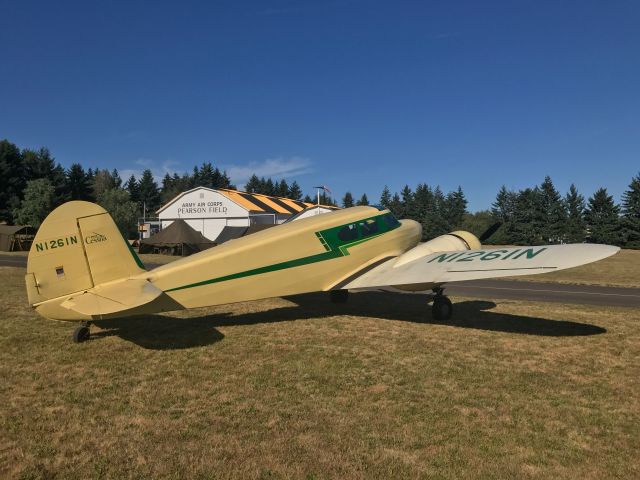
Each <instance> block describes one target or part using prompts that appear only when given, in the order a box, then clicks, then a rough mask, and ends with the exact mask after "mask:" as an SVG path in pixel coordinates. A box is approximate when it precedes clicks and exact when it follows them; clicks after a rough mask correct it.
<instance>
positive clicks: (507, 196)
mask: <svg viewBox="0 0 640 480" xmlns="http://www.w3.org/2000/svg"><path fill="white" fill-rule="evenodd" d="M517 200H518V194H517V193H515V192H513V191H511V190H507V187H505V186H504V185H503V186H502V187H501V188H500V191H499V192H498V194H497V195H496V200H495V202H493V203H492V204H491V215H492V216H493V218H494V220H495V221H497V222H502V226H501V227H500V229H499V230H498V231H497V232H496V233H495V235H493V237H492V240H493V241H494V242H495V243H502V244H505V243H515V241H516V240H515V232H514V218H515V210H516V204H517Z"/></svg>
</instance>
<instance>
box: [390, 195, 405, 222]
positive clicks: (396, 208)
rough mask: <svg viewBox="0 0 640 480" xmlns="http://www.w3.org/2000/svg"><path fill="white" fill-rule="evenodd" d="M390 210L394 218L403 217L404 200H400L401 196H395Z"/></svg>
mask: <svg viewBox="0 0 640 480" xmlns="http://www.w3.org/2000/svg"><path fill="white" fill-rule="evenodd" d="M389 210H390V211H391V213H393V216H394V217H396V218H403V217H402V200H400V195H398V194H397V193H394V194H393V197H392V198H391V204H390V205H389Z"/></svg>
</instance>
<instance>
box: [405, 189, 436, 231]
mask: <svg viewBox="0 0 640 480" xmlns="http://www.w3.org/2000/svg"><path fill="white" fill-rule="evenodd" d="M405 188H406V187H405ZM403 195H404V194H403ZM434 209H435V198H434V196H433V191H432V190H431V188H430V187H429V185H427V184H426V183H419V184H418V186H417V187H416V191H415V193H414V194H413V196H412V197H411V201H410V207H409V209H408V210H407V213H406V217H405V218H411V219H412V220H416V221H418V222H422V221H423V220H424V218H425V217H426V216H427V214H428V213H429V212H430V211H432V210H434Z"/></svg>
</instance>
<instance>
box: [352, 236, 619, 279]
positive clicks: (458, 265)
mask: <svg viewBox="0 0 640 480" xmlns="http://www.w3.org/2000/svg"><path fill="white" fill-rule="evenodd" d="M416 248H417V247H416ZM618 250H620V249H619V248H618V247H613V246H610V245H592V244H583V243H580V244H570V245H546V246H537V247H508V248H492V249H481V250H464V251H457V252H439V253H431V254H428V255H425V256H423V257H420V258H417V259H414V260H412V261H410V262H408V263H402V264H400V262H397V259H393V260H389V261H387V262H385V263H383V264H382V265H379V266H378V267H376V268H374V269H372V270H369V271H368V272H366V273H364V274H363V275H361V276H360V277H358V278H356V279H354V280H352V281H351V282H350V283H348V284H347V285H345V286H343V287H342V288H368V287H384V286H394V285H410V284H431V283H433V284H440V283H447V282H458V281H463V280H477V279H481V278H497V277H511V276H517V275H532V274H536V273H546V272H554V271H557V270H563V269H565V268H572V267H577V266H579V265H584V264H585V263H591V262H595V261H598V260H602V259H603V258H606V257H609V256H611V255H613V254H614V253H616V252H617V251H618Z"/></svg>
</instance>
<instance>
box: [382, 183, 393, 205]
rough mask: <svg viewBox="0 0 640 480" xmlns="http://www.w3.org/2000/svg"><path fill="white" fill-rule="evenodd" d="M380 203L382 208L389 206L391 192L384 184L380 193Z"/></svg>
mask: <svg viewBox="0 0 640 480" xmlns="http://www.w3.org/2000/svg"><path fill="white" fill-rule="evenodd" d="M380 205H382V206H383V207H384V208H390V207H391V192H390V191H389V187H388V186H386V185H385V186H384V189H383V190H382V194H381V195H380Z"/></svg>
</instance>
